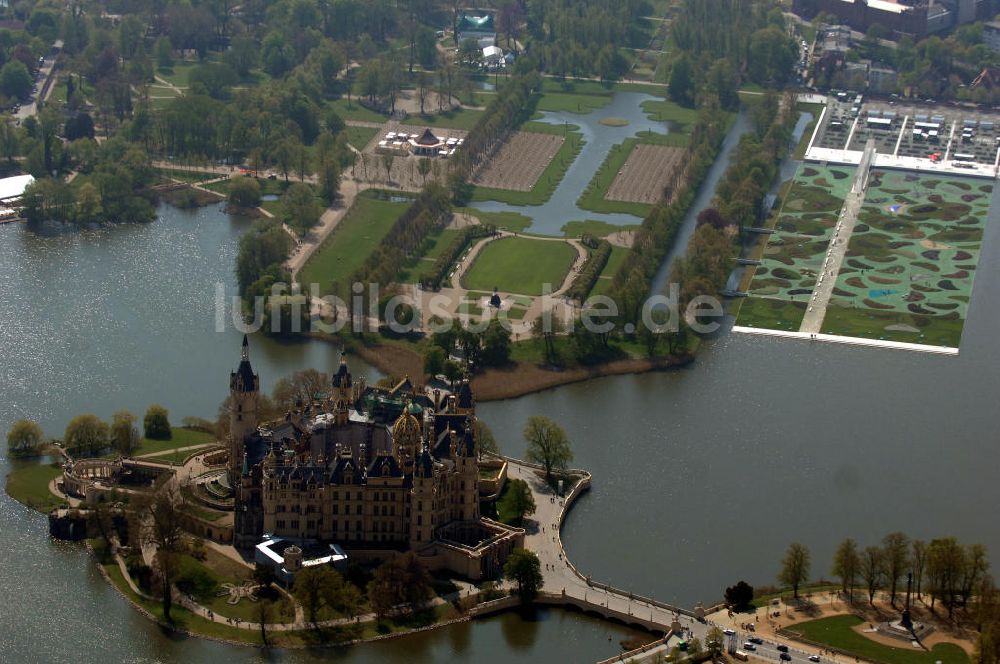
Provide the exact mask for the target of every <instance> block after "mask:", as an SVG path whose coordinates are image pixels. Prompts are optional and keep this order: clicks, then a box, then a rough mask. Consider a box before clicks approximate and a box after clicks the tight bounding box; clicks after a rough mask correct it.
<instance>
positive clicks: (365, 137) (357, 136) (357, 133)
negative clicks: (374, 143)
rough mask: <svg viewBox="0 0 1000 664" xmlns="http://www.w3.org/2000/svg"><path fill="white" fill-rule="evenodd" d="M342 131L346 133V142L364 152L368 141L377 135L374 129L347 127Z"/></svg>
mask: <svg viewBox="0 0 1000 664" xmlns="http://www.w3.org/2000/svg"><path fill="white" fill-rule="evenodd" d="M344 131H345V132H347V142H348V143H350V144H351V145H353V146H354V147H355V148H357V149H358V150H364V149H365V146H366V145H368V143H369V141H371V140H372V138H374V137H375V134H377V133H378V129H376V128H375V127H350V126H348V127H347V128H346V129H345V130H344Z"/></svg>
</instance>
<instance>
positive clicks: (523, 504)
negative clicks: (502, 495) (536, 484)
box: [506, 479, 535, 526]
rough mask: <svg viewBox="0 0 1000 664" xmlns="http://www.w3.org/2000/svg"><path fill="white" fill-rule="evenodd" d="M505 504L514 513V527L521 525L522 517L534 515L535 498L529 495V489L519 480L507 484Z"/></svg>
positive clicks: (525, 483)
mask: <svg viewBox="0 0 1000 664" xmlns="http://www.w3.org/2000/svg"><path fill="white" fill-rule="evenodd" d="M506 504H507V506H508V507H509V508H510V509H511V511H512V512H513V513H514V525H518V526H520V525H521V522H522V521H523V520H524V517H526V516H529V515H531V514H534V513H535V498H534V496H532V495H531V487H529V486H528V483H527V482H525V481H524V480H521V479H513V480H509V481H508V482H507V495H506Z"/></svg>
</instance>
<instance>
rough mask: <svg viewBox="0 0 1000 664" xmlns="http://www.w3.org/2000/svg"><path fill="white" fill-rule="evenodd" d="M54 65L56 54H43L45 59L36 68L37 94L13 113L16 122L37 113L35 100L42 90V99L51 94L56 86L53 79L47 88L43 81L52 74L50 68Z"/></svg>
mask: <svg viewBox="0 0 1000 664" xmlns="http://www.w3.org/2000/svg"><path fill="white" fill-rule="evenodd" d="M55 66H56V56H54V55H47V56H45V60H44V62H43V63H42V66H41V67H40V68H39V70H38V72H39V76H38V78H37V79H36V82H37V85H38V94H35V95H33V97H32V101H31V102H30V103H27V104H23V105H22V106H21V108H20V109H19V110H18V111H17V113H15V114H14V118H15V119H16V120H17V121H18V123H20V122H21V121H23V120H25V119H27V118H29V117H31V116H33V115H35V114H36V113H38V103H37V101H36V100H37V99H38V96H39V95H40V94H42V93H43V92H44V93H45V98H44V99H42V101H45V100H47V99H48V98H49V95H51V94H52V90H53V89H54V88H55V87H56V85H55V81H53V82H52V83H51V84H50V85H49V86H48V87H47V88H46V87H45V83H46V81H48V80H49V76H51V75H52V70H53V68H55Z"/></svg>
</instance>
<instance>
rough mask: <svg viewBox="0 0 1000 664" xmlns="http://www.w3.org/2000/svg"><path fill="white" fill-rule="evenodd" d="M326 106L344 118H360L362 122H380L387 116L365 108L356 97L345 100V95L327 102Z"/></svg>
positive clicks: (384, 120) (386, 119)
mask: <svg viewBox="0 0 1000 664" xmlns="http://www.w3.org/2000/svg"><path fill="white" fill-rule="evenodd" d="M327 106H328V107H329V108H332V109H333V110H335V111H336V112H337V115H339V116H340V117H341V118H342V119H344V120H360V121H362V122H378V123H379V124H382V123H384V122H388V120H389V116H388V115H383V114H382V113H378V112H376V111H373V110H371V109H369V108H366V107H364V106H362V105H361V104H359V103H358V100H357V99H354V98H352V99H351V101H347V99H346V98H345V97H341V98H340V99H337V100H334V101H331V102H327Z"/></svg>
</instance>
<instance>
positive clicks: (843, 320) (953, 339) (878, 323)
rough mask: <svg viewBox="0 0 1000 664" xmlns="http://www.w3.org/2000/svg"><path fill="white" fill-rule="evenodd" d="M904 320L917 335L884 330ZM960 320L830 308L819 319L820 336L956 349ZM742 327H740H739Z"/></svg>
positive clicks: (838, 307) (959, 337) (960, 331)
mask: <svg viewBox="0 0 1000 664" xmlns="http://www.w3.org/2000/svg"><path fill="white" fill-rule="evenodd" d="M903 320H905V321H906V322H907V323H911V322H912V323H917V325H918V327H916V328H914V329H916V330H917V331H916V332H913V331H908V330H898V329H886V328H888V327H891V326H892V325H893V324H898V323H899V322H900V321H903ZM964 323H965V321H963V320H962V319H951V320H949V319H945V318H939V317H934V316H918V315H915V314H914V315H910V314H898V313H896V312H894V311H875V310H874V309H869V308H860V307H859V308H853V307H841V306H836V305H835V304H832V303H831V304H830V305H829V306H828V307H827V308H826V316H825V317H824V318H823V327H822V329H821V330H820V331H821V332H822V333H823V334H836V335H840V336H844V337H861V338H863V339H883V340H886V341H900V342H904V343H912V344H926V345H929V346H945V347H947V348H958V347H959V345H960V343H961V341H962V327H963V325H964ZM741 324H742V323H741Z"/></svg>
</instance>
